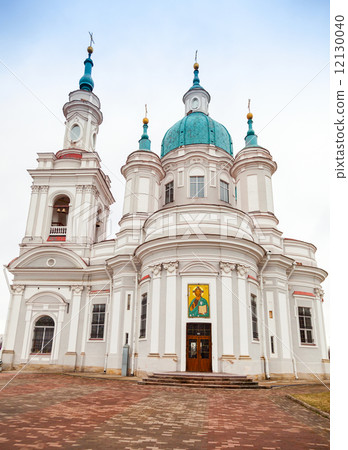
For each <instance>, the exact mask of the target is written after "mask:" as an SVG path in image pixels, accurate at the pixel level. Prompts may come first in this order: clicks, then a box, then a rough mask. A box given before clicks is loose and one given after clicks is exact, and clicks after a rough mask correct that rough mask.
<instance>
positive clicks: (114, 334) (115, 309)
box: [109, 290, 121, 355]
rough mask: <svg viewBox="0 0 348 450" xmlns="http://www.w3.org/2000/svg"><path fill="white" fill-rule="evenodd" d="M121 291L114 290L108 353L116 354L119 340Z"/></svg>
mask: <svg viewBox="0 0 348 450" xmlns="http://www.w3.org/2000/svg"><path fill="white" fill-rule="evenodd" d="M120 311H121V291H120V290H118V291H114V292H113V298H112V308H111V318H110V327H111V330H110V331H111V332H110V351H109V353H110V355H117V353H118V352H119V342H120Z"/></svg>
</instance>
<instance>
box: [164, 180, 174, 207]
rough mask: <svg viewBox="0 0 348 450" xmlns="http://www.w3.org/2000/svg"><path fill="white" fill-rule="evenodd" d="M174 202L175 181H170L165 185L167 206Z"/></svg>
mask: <svg viewBox="0 0 348 450" xmlns="http://www.w3.org/2000/svg"><path fill="white" fill-rule="evenodd" d="M173 201H174V181H170V182H169V183H167V184H166V185H165V204H167V203H171V202H173Z"/></svg>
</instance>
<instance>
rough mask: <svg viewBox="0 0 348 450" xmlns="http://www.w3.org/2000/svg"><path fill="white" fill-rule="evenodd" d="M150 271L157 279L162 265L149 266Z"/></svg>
mask: <svg viewBox="0 0 348 450" xmlns="http://www.w3.org/2000/svg"><path fill="white" fill-rule="evenodd" d="M150 270H151V272H152V273H153V276H154V277H158V276H160V274H161V270H162V264H155V265H153V266H150Z"/></svg>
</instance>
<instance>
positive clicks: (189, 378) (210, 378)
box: [148, 374, 252, 382]
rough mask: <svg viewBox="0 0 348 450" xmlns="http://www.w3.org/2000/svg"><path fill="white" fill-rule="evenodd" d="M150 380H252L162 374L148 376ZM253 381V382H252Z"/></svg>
mask: <svg viewBox="0 0 348 450" xmlns="http://www.w3.org/2000/svg"><path fill="white" fill-rule="evenodd" d="M148 378H156V379H161V380H163V379H171V380H172V379H173V380H204V381H205V380H211V381H213V380H214V381H215V380H216V381H225V380H227V381H236V382H239V381H249V380H251V378H247V377H242V376H235V377H229V376H226V377H221V376H219V377H215V376H202V375H201V376H197V375H195V376H189V375H184V376H182V375H167V374H166V375H161V374H153V375H148ZM251 381H252V380H251Z"/></svg>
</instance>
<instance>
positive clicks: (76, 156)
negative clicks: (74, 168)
mask: <svg viewBox="0 0 348 450" xmlns="http://www.w3.org/2000/svg"><path fill="white" fill-rule="evenodd" d="M57 159H82V155H81V154H80V153H65V155H59V156H58V157H57Z"/></svg>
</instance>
